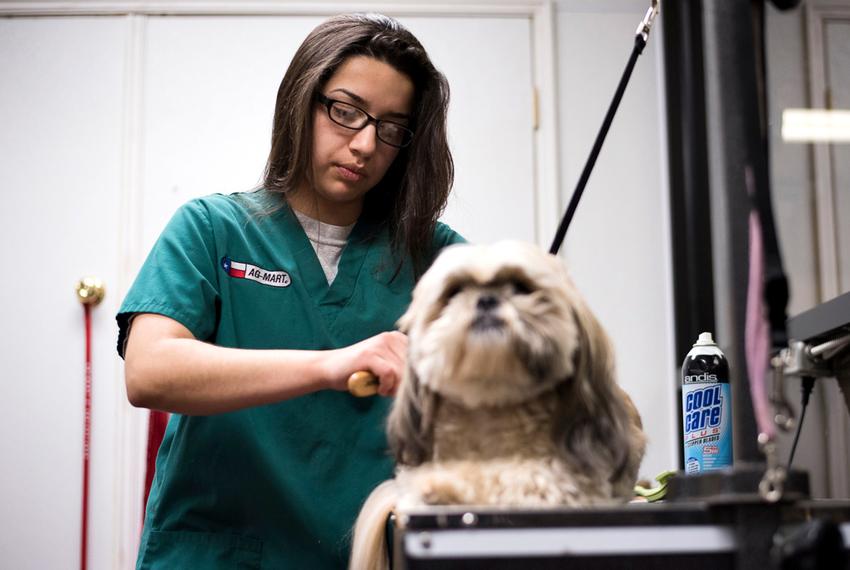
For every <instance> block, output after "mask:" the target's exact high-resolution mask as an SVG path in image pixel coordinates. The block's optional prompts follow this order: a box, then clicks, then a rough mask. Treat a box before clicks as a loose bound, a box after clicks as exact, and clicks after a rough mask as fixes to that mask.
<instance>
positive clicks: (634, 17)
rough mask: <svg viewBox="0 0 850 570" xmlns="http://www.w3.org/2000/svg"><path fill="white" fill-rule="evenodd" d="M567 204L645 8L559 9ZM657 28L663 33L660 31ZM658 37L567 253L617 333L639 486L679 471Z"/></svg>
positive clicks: (637, 75) (638, 71)
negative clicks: (641, 440) (642, 442)
mask: <svg viewBox="0 0 850 570" xmlns="http://www.w3.org/2000/svg"><path fill="white" fill-rule="evenodd" d="M557 6H558V11H557V23H558V29H557V30H558V33H557V37H558V60H559V65H558V82H559V83H558V90H559V103H560V134H561V197H562V201H563V204H567V203H568V202H569V199H570V197H571V196H572V193H573V190H574V189H575V185H576V183H577V181H578V178H579V176H580V174H581V171H582V169H583V168H584V164H585V161H586V160H587V156H588V154H589V153H590V148H591V146H592V145H593V142H594V140H595V139H596V135H597V132H598V131H599V128H600V126H601V124H602V119H603V117H604V116H605V113H606V111H607V109H608V105H609V104H610V102H611V99H612V97H613V95H614V90H615V88H616V86H617V83H618V82H619V80H620V76H621V75H622V72H623V69H624V68H625V66H626V62H627V61H628V58H629V55H630V54H631V50H632V47H633V42H634V32H635V29H636V28H637V25H638V23H639V22H640V20H641V18H642V17H643V13H644V12H645V10H646V8H647V6H648V3H647V2H644V1H641V0H634V1H632V0H623V1H618V2H604V3H603V2H591V1H561V2H558V5H557ZM658 24H660V22H659V23H658ZM661 45H662V42H661V35H660V25H656V27H655V29H654V30H653V35H651V36H650V39H649V43H648V45H647V47H646V49H645V50H644V52H643V55H641V56H640V58H639V59H638V61H637V64H636V65H635V69H634V72H633V74H632V77H631V81H630V83H629V86H628V88H627V89H626V92H625V94H624V96H623V100H622V102H621V104H620V108H619V110H618V112H617V115H616V117H615V118H614V122H613V124H612V126H611V130H610V131H609V133H608V137H607V139H606V141H605V145H604V146H603V147H602V151H601V153H600V155H599V159H598V160H597V162H596V167H595V169H594V170H593V174H592V175H591V177H590V180H589V182H588V184H587V187H586V188H585V192H584V195H583V197H582V200H581V202H580V204H579V207H578V210H577V211H576V215H575V217H574V218H573V223H572V227H571V228H570V230H569V232H568V234H567V237H566V240H565V242H564V248H563V251H565V254H566V259H567V261H568V263H569V266H570V268H571V271H572V273H573V277H574V279H575V280H576V282H577V284H578V286H579V288H580V289H581V290H582V291H583V292H584V294H585V295H586V296H587V298H588V301H589V302H590V305H591V307H592V308H593V310H594V311H595V312H596V314H597V315H598V316H599V318H600V320H601V321H602V324H603V325H604V326H605V327H606V329H607V330H608V332H609V333H610V335H611V337H612V339H613V341H614V345H615V347H616V351H617V369H618V372H619V378H620V383H621V384H622V385H623V387H624V388H625V389H626V391H627V392H629V394H630V395H631V396H632V399H633V400H634V401H635V403H636V404H637V406H638V409H639V410H640V412H641V415H642V416H643V421H644V428H645V430H646V432H647V435H648V436H649V441H650V445H649V449H648V452H647V454H646V458H645V459H644V462H643V466H642V468H641V475H642V476H643V477H646V478H648V479H649V480H652V479H653V478H654V477H655V476H656V475H657V474H659V473H660V472H661V471H664V470H668V469H676V468H677V465H678V459H677V457H678V455H677V453H678V446H679V445H680V442H679V441H678V436H677V434H678V426H677V415H676V409H677V406H678V405H679V404H678V403H677V402H676V383H677V381H678V373H677V370H678V367H679V366H680V365H681V360H682V359H683V358H684V355H676V354H674V349H673V300H672V276H671V254H670V235H669V228H670V222H669V214H668V188H667V186H668V185H667V179H666V168H667V167H666V164H667V163H666V160H667V150H666V146H665V145H666V141H665V138H664V132H665V127H664V120H665V115H664V107H663V67H662V64H661V57H660V53H659V52H660V49H661Z"/></svg>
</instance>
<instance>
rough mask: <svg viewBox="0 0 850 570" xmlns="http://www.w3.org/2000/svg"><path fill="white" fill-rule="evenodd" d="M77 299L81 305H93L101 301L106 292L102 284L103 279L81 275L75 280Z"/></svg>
mask: <svg viewBox="0 0 850 570" xmlns="http://www.w3.org/2000/svg"><path fill="white" fill-rule="evenodd" d="M76 289H77V299H79V301H80V303H82V304H83V305H92V306H95V305H97V304H98V303H100V302H101V301H103V296H104V295H105V294H106V289H105V288H104V286H103V281H101V280H100V279H98V278H97V277H92V276H87V277H83V278H82V279H80V280H79V281H78V282H77V287H76Z"/></svg>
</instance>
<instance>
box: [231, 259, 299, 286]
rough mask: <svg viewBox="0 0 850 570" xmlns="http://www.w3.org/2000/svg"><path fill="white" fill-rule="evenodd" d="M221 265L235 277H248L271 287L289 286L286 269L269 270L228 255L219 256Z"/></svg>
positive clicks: (289, 280) (290, 281)
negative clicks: (233, 258)
mask: <svg viewBox="0 0 850 570" xmlns="http://www.w3.org/2000/svg"><path fill="white" fill-rule="evenodd" d="M221 267H222V269H224V272H225V273H227V274H228V275H230V276H231V277H233V278H235V279H250V280H251V281H256V282H257V283H262V284H263V285H269V286H271V287H289V285H290V284H291V283H292V279H291V278H290V277H289V273H287V272H286V271H270V270H268V269H263V268H262V267H257V266H256V265H251V264H250V263H245V262H244V261H234V260H232V259H230V258H229V257H222V258H221Z"/></svg>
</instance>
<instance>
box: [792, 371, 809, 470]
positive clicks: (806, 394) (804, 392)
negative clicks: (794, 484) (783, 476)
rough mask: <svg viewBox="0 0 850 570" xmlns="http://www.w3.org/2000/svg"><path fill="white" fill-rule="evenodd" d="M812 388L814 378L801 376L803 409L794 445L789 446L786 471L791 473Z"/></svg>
mask: <svg viewBox="0 0 850 570" xmlns="http://www.w3.org/2000/svg"><path fill="white" fill-rule="evenodd" d="M814 387H815V378H814V376H803V383H802V384H801V385H800V392H801V393H802V395H803V406H802V408H803V409H802V411H801V412H800V421H799V422H798V423H797V433H795V434H794V443H793V444H792V445H791V455H790V456H789V457H788V471H791V463H792V462H793V461H794V452H795V451H796V450H797V441H799V439H800V432H801V431H802V430H803V420H804V419H805V418H806V408H807V407H808V405H809V397H810V396H811V395H812V389H813V388H814Z"/></svg>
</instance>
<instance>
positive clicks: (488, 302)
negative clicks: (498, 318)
mask: <svg viewBox="0 0 850 570" xmlns="http://www.w3.org/2000/svg"><path fill="white" fill-rule="evenodd" d="M498 306H499V298H498V297H496V296H495V295H490V294H487V295H481V296H480V297H478V304H477V307H478V310H479V311H490V310H492V309H495V308H496V307H498Z"/></svg>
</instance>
